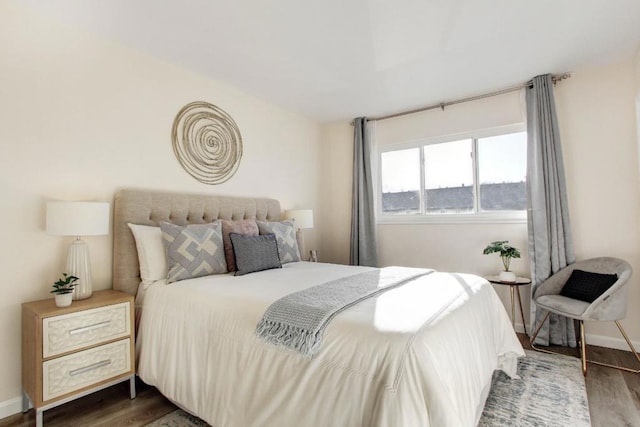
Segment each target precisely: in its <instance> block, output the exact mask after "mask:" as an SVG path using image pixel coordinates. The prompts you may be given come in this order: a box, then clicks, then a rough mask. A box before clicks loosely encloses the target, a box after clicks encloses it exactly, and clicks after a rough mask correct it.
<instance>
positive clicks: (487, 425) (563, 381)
mask: <svg viewBox="0 0 640 427" xmlns="http://www.w3.org/2000/svg"><path fill="white" fill-rule="evenodd" d="M526 353H527V357H525V358H522V359H520V361H519V362H518V375H519V376H520V379H514V380H512V379H510V378H509V377H508V376H507V375H506V374H505V373H504V372H502V371H498V372H495V373H494V374H493V380H492V383H491V392H490V393H489V397H488V398H487V402H486V404H485V406H484V412H483V413H482V418H481V419H480V423H479V424H478V425H479V426H480V427H493V426H514V427H534V426H535V427H538V426H558V427H560V426H562V427H564V426H572V427H583V426H590V425H591V418H590V416H589V404H588V403H587V390H586V387H585V384H584V377H583V376H582V367H581V362H580V359H578V358H575V357H570V356H561V355H555V354H546V353H538V352H535V351H526Z"/></svg>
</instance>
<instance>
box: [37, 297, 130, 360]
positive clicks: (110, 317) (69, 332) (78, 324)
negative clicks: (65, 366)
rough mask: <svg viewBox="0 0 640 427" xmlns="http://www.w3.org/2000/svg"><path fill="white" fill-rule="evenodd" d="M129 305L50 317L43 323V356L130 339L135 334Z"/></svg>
mask: <svg viewBox="0 0 640 427" xmlns="http://www.w3.org/2000/svg"><path fill="white" fill-rule="evenodd" d="M130 307H131V305H130V304H129V303H128V302H124V303H121V304H114V305H107V306H104V307H99V308H94V309H91V310H85V311H81V312H77V313H70V314H65V315H61V316H54V317H48V318H45V319H43V320H42V338H43V343H42V344H43V347H42V357H43V358H47V357H51V356H55V355H57V354H62V353H65V352H67V351H73V350H77V349H79V348H82V347H86V346H89V345H93V344H99V343H101V342H104V341H108V340H111V339H116V338H120V337H125V336H128V335H129V334H130V333H131V324H130V313H129V310H130Z"/></svg>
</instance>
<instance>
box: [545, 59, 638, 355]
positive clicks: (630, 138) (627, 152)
mask: <svg viewBox="0 0 640 427" xmlns="http://www.w3.org/2000/svg"><path fill="white" fill-rule="evenodd" d="M636 93H637V91H636V86H635V79H634V67H633V61H632V60H631V59H629V60H628V61H625V62H621V63H617V64H611V65H608V66H604V67H600V68H596V69H590V70H584V71H582V72H575V73H573V77H572V78H570V79H569V80H567V81H565V82H562V83H561V84H558V86H557V88H556V105H557V108H558V121H559V123H560V134H561V137H562V144H563V152H564V157H565V166H566V174H567V190H568V195H569V209H570V214H571V228H572V231H573V240H574V245H575V249H576V258H577V259H584V258H589V257H593V256H602V255H609V256H616V257H620V258H623V259H626V260H627V261H629V262H630V263H631V265H632V266H633V269H634V271H635V273H634V275H633V277H632V278H631V281H632V286H631V290H630V293H629V303H628V312H627V318H626V320H625V321H623V324H624V326H625V328H626V329H627V332H628V333H629V335H630V336H631V339H632V340H635V341H639V340H640V228H639V226H640V224H639V221H640V186H639V183H640V181H639V177H638V136H637V124H636V117H635V96H636V95H635V94H636ZM587 332H588V333H589V334H591V335H602V336H607V337H614V338H616V339H617V338H618V337H619V333H618V332H617V328H616V327H615V325H613V324H604V323H598V324H589V325H587ZM603 344H605V342H603Z"/></svg>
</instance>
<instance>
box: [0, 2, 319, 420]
mask: <svg viewBox="0 0 640 427" xmlns="http://www.w3.org/2000/svg"><path fill="white" fill-rule="evenodd" d="M0 58H1V60H0V61H1V64H2V65H1V66H0V147H1V150H2V151H1V152H2V156H1V158H2V167H1V168H0V199H1V200H2V205H1V206H0V219H1V220H2V223H3V224H4V227H5V231H4V233H3V242H4V243H3V244H2V245H0V260H1V261H0V263H1V264H0V268H1V271H2V279H3V280H2V281H1V282H0V290H1V291H2V293H3V294H4V297H3V298H0V323H1V324H3V325H4V327H3V328H1V329H0V343H2V345H1V346H0V418H1V417H2V411H3V407H4V409H6V410H10V408H9V407H11V408H14V407H15V405H14V404H15V403H17V400H16V398H17V397H18V396H19V395H20V389H21V387H20V383H21V380H20V333H21V329H20V304H21V303H22V302H25V301H30V300H35V299H41V298H49V297H50V294H49V293H48V292H49V289H50V285H51V284H52V283H53V282H54V281H55V279H57V277H59V275H60V274H61V272H62V270H63V268H64V263H65V259H66V250H67V247H68V245H69V243H70V242H71V240H72V238H62V237H57V236H48V235H47V234H46V233H45V232H44V215H45V201H46V200H48V199H67V200H100V201H111V200H112V198H113V195H114V192H115V190H116V189H117V188H119V187H138V188H155V189H168V190H179V191H190V192H198V193H210V194H233V195H244V196H265V197H273V198H276V199H279V200H280V201H281V203H282V206H283V208H294V207H298V208H300V207H308V208H313V209H315V208H316V207H317V206H316V196H317V195H316V191H314V190H313V189H315V188H317V186H318V175H319V168H318V163H317V155H318V142H319V136H320V126H319V125H318V124H317V123H316V122H314V121H311V120H309V119H306V118H305V117H301V116H300V115H297V114H293V113H290V112H287V111H284V110H282V109H280V108H277V107H275V106H272V105H270V104H268V103H266V102H263V101H261V100H260V99H256V98H254V97H252V96H250V95H248V94H246V93H243V92H240V91H238V90H236V89H234V88H232V87H229V86H226V85H224V84H221V83H219V82H216V81H211V80H208V79H206V78H204V77H202V76H200V75H197V74H194V73H192V72H189V71H187V70H184V69H181V68H179V67H176V66H173V65H170V64H167V63H164V62H161V61H158V60H156V59H153V58H151V57H149V56H146V55H143V54H141V53H138V52H136V51H133V50H130V49H128V48H126V47H123V46H121V45H118V44H115V43H111V42H109V41H105V40H102V39H98V38H96V37H94V36H92V35H90V34H87V33H83V32H81V31H78V30H75V29H72V28H68V27H65V26H64V25H61V24H59V23H56V22H53V21H50V20H49V19H48V18H46V17H43V16H40V15H38V14H37V13H33V12H31V11H30V10H29V9H27V8H24V7H22V6H21V5H19V4H18V2H0ZM197 100H204V101H208V102H211V103H213V104H215V105H217V106H219V107H221V108H223V109H224V110H225V111H227V112H228V113H229V114H230V115H231V116H232V117H233V118H234V120H235V121H236V123H237V124H238V127H239V128H240V131H241V133H242V137H243V140H244V155H243V158H242V162H241V164H240V168H239V169H238V171H237V173H236V175H235V176H234V177H233V178H231V180H229V181H227V182H226V183H224V184H221V185H218V186H207V185H204V184H201V183H199V182H198V181H196V180H195V179H193V178H192V177H191V176H190V175H188V174H187V173H186V172H185V171H183V169H182V168H181V166H180V165H179V163H178V162H177V160H176V159H175V157H174V154H173V151H172V148H171V139H170V135H171V126H172V123H173V120H174V117H175V115H176V113H177V112H178V111H179V110H180V108H181V107H182V106H184V105H185V104H187V103H189V102H191V101H197ZM310 189H312V190H311V191H310ZM308 231H312V230H305V234H306V238H307V242H308V246H310V247H313V245H315V241H314V234H313V232H311V233H308ZM86 240H87V242H88V244H89V246H90V248H91V255H92V264H93V265H92V267H93V276H94V288H95V289H105V288H110V287H111V247H112V243H111V240H112V237H111V236H101V237H87V238H86ZM3 402H4V403H3ZM7 402H8V403H7ZM3 405H4V406H3ZM11 405H14V406H11ZM7 408H9V409H7ZM5 415H6V414H5Z"/></svg>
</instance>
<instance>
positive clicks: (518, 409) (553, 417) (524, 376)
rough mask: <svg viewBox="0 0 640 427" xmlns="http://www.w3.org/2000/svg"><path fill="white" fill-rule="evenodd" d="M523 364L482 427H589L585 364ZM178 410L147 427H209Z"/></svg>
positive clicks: (564, 360) (533, 357) (497, 378)
mask: <svg viewBox="0 0 640 427" xmlns="http://www.w3.org/2000/svg"><path fill="white" fill-rule="evenodd" d="M526 353H527V357H526V358H523V359H520V361H519V363H518V375H519V376H520V379H513V380H512V379H510V378H509V377H508V376H507V375H505V374H504V373H503V372H502V371H499V372H495V373H494V375H493V380H492V384H491V392H490V393H489V397H488V398H487V403H486V405H485V407H484V412H483V413H482V418H481V419H480V423H479V424H478V426H479V427H543V426H544V427H552V426H558V427H560V426H562V427H564V426H572V427H583V426H585V427H586V426H590V425H591V420H590V417H589V405H588V404H587V392H586V388H585V385H584V377H583V376H582V370H581V367H580V360H579V359H577V358H575V357H569V356H560V355H552V354H545V353H538V352H535V351H527V352H526ZM207 426H208V424H207V423H205V422H204V421H202V420H201V419H199V418H196V417H194V416H192V415H189V414H187V413H186V412H184V411H182V410H180V409H178V410H175V411H173V412H171V413H170V414H168V415H165V416H164V417H162V418H160V419H158V420H156V421H154V422H152V423H151V424H147V427H207Z"/></svg>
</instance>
